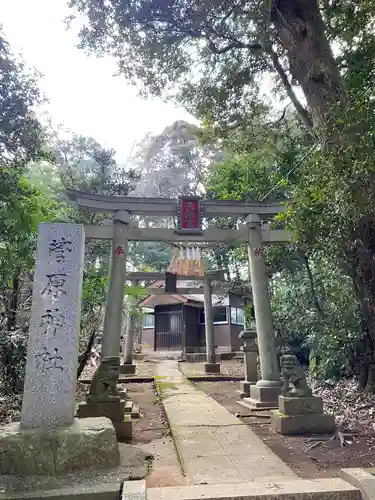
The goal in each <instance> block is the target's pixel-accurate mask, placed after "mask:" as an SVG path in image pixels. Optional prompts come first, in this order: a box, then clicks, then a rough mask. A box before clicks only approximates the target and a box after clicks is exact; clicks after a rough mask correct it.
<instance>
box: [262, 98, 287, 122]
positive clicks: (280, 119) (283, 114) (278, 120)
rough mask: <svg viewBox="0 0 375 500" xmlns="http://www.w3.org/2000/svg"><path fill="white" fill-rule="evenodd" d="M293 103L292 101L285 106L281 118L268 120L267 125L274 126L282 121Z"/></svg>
mask: <svg viewBox="0 0 375 500" xmlns="http://www.w3.org/2000/svg"><path fill="white" fill-rule="evenodd" d="M291 104H292V103H291V102H290V103H289V104H287V105H286V106H285V108H284V111H283V113H282V115H281V116H280V118H278V119H277V120H276V121H274V122H268V123H266V127H270V126H272V127H274V126H275V125H278V124H279V123H280V122H282V121H283V120H284V118H285V113H286V110H287V109H288V108H289V106H290V105H291Z"/></svg>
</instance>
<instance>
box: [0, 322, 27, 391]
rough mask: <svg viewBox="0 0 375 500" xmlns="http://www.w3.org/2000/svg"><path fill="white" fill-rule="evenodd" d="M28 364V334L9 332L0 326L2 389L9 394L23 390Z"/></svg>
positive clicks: (0, 378)
mask: <svg viewBox="0 0 375 500" xmlns="http://www.w3.org/2000/svg"><path fill="white" fill-rule="evenodd" d="M25 365H26V336H25V334H24V332H22V331H12V332H9V331H8V330H7V328H6V325H1V327H0V380H1V389H2V391H3V392H5V393H7V394H12V395H14V394H18V393H20V392H22V390H23V381H24V377H25Z"/></svg>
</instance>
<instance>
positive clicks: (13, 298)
mask: <svg viewBox="0 0 375 500" xmlns="http://www.w3.org/2000/svg"><path fill="white" fill-rule="evenodd" d="M19 293H20V271H19V270H16V273H15V276H14V277H13V286H12V290H11V292H10V295H9V301H8V312H7V316H8V318H7V329H8V331H10V330H14V329H15V328H16V322H17V309H18V301H19Z"/></svg>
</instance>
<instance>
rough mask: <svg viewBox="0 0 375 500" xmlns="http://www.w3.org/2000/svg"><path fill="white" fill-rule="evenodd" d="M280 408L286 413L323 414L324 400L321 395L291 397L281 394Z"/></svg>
mask: <svg viewBox="0 0 375 500" xmlns="http://www.w3.org/2000/svg"><path fill="white" fill-rule="evenodd" d="M279 410H280V411H281V413H284V415H306V414H311V413H312V414H315V415H318V414H322V413H323V400H322V398H321V397H319V396H313V397H309V398H307V397H306V398H290V397H285V396H279Z"/></svg>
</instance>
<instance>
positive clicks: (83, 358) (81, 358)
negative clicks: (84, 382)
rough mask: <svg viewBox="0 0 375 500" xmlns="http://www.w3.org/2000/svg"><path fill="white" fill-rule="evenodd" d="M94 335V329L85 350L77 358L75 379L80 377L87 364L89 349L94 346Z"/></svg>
mask: <svg viewBox="0 0 375 500" xmlns="http://www.w3.org/2000/svg"><path fill="white" fill-rule="evenodd" d="M95 335H96V328H93V329H92V332H91V335H90V338H89V341H88V342H87V345H86V349H85V350H84V352H83V353H82V354H81V355H80V356H79V358H78V369H77V379H79V377H80V376H81V375H82V372H83V370H84V369H85V366H86V365H87V362H88V360H89V357H90V353H91V349H92V348H93V346H94V342H95Z"/></svg>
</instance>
